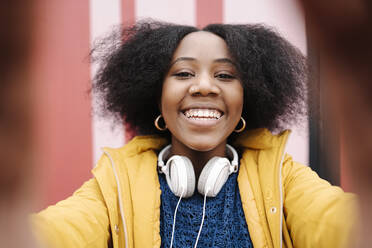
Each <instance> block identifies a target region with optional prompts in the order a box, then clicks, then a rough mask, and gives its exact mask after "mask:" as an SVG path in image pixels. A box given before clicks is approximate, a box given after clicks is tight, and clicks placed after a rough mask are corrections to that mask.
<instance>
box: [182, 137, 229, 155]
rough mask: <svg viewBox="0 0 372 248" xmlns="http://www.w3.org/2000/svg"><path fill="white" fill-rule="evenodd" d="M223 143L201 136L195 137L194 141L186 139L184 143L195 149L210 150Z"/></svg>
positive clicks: (200, 150)
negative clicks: (204, 138)
mask: <svg viewBox="0 0 372 248" xmlns="http://www.w3.org/2000/svg"><path fill="white" fill-rule="evenodd" d="M221 143H222V142H218V141H217V140H211V139H206V140H203V138H200V137H199V138H195V139H193V141H189V142H187V141H186V142H185V143H184V144H185V145H186V146H187V147H189V148H190V149H192V150H194V151H199V152H209V151H212V150H214V149H215V148H217V147H218V146H219V145H220V144H221Z"/></svg>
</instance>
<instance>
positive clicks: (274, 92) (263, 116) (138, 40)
mask: <svg viewBox="0 0 372 248" xmlns="http://www.w3.org/2000/svg"><path fill="white" fill-rule="evenodd" d="M200 30H203V31H207V32H211V33H214V34H216V35H218V36H219V37H221V38H222V39H224V40H225V42H226V44H227V47H228V49H229V52H230V53H231V56H232V57H233V59H234V60H235V62H236V64H237V67H238V68H237V70H238V73H239V74H240V79H241V82H242V84H243V88H244V106H243V113H242V116H243V118H244V119H245V120H246V122H247V128H248V129H253V128H259V127H264V128H268V129H270V130H277V129H283V128H285V127H286V125H288V124H293V122H295V120H296V118H297V117H298V116H301V115H303V114H304V113H305V96H306V87H305V81H306V74H307V73H306V72H307V69H306V59H305V57H304V56H303V55H302V54H301V52H300V51H299V50H298V49H297V48H295V47H294V46H292V45H291V44H290V43H289V42H288V41H287V40H285V39H284V38H282V37H281V36H280V35H279V34H278V33H276V32H275V31H274V30H273V29H272V28H269V27H266V26H264V25H261V24H254V25H251V24H247V25H229V24H210V25H208V26H206V27H204V28H203V29H198V28H196V27H192V26H184V25H176V24H170V23H164V22H156V21H152V20H150V21H149V20H146V21H142V22H138V23H136V24H134V25H132V26H130V27H126V28H120V30H119V31H115V32H113V35H111V36H109V37H108V38H105V39H104V40H102V42H99V43H98V44H96V46H95V48H94V49H93V51H92V53H93V58H94V60H95V61H98V62H99V65H100V67H99V69H98V72H97V74H96V77H95V82H94V85H93V90H94V91H95V92H96V93H98V96H99V99H100V100H101V107H102V110H103V112H104V113H105V114H112V115H113V116H115V117H116V119H117V120H124V121H125V123H127V124H128V125H130V126H131V127H132V128H134V129H135V131H136V132H137V133H138V134H155V133H159V131H158V130H157V129H156V128H155V127H154V119H155V118H156V117H157V116H158V115H159V114H160V112H159V102H160V97H161V90H162V84H163V79H164V77H165V75H166V74H167V72H168V70H169V66H170V63H171V60H172V56H173V53H174V51H175V50H176V48H177V46H178V44H179V43H180V41H181V40H182V39H183V38H184V37H185V36H186V35H187V34H189V33H192V32H197V31H200Z"/></svg>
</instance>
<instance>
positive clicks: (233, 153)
mask: <svg viewBox="0 0 372 248" xmlns="http://www.w3.org/2000/svg"><path fill="white" fill-rule="evenodd" d="M171 148H172V145H167V146H166V147H164V148H163V149H162V150H161V151H160V153H159V155H158V167H159V169H160V171H161V172H163V168H164V167H165V164H164V159H163V158H164V157H167V156H168V155H169V154H170V149H171ZM226 148H227V154H228V155H230V156H232V158H233V159H232V161H231V165H232V166H233V171H231V172H237V171H238V164H239V161H238V160H239V157H238V153H237V152H236V150H235V148H234V147H232V146H231V145H229V144H226Z"/></svg>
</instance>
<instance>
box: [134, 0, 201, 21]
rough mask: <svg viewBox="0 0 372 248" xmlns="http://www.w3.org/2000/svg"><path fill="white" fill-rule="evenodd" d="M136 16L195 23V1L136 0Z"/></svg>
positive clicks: (138, 17)
mask: <svg viewBox="0 0 372 248" xmlns="http://www.w3.org/2000/svg"><path fill="white" fill-rule="evenodd" d="M136 17H137V19H144V18H152V19H156V20H161V21H167V22H172V23H178V24H186V25H194V24H195V3H194V0H177V1H175V0H157V1H153V0H136Z"/></svg>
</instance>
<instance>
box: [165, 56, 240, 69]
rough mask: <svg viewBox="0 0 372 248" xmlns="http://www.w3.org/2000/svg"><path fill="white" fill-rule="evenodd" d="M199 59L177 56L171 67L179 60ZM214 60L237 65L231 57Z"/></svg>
mask: <svg viewBox="0 0 372 248" xmlns="http://www.w3.org/2000/svg"><path fill="white" fill-rule="evenodd" d="M196 60H197V59H195V58H193V57H179V58H176V59H175V60H174V61H173V62H172V63H171V64H170V67H172V66H173V65H174V64H175V63H177V62H180V61H196ZM213 62H217V63H227V64H231V65H233V66H235V67H236V64H235V63H234V61H232V60H231V59H228V58H220V59H215V60H213Z"/></svg>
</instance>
